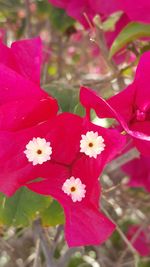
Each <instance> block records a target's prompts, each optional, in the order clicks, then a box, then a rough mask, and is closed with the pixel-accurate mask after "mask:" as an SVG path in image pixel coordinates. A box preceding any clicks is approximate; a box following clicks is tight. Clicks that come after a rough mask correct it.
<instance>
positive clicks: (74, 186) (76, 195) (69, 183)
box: [62, 176, 86, 202]
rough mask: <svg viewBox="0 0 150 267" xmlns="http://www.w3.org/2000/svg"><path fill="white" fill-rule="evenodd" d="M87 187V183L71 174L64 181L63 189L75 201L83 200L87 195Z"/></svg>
mask: <svg viewBox="0 0 150 267" xmlns="http://www.w3.org/2000/svg"><path fill="white" fill-rule="evenodd" d="M85 187H86V185H85V184H82V182H81V180H80V179H79V178H75V177H73V176H71V177H70V178H69V179H67V180H66V181H65V182H64V184H63V186H62V190H63V191H64V193H66V194H67V195H69V196H70V197H71V198H72V201H73V202H76V201H81V200H82V199H83V198H84V197H85V193H86V190H85Z"/></svg>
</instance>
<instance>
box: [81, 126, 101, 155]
mask: <svg viewBox="0 0 150 267" xmlns="http://www.w3.org/2000/svg"><path fill="white" fill-rule="evenodd" d="M81 137H82V139H81V140H80V152H83V153H84V154H86V155H87V156H89V157H90V158H92V157H93V158H95V159H96V158H97V156H98V155H100V154H101V152H102V151H103V150H104V149H105V143H104V139H103V137H102V136H101V135H98V132H93V131H90V132H87V133H86V134H85V135H84V134H82V135H81Z"/></svg>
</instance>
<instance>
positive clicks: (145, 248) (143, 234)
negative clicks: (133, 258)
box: [127, 225, 150, 257]
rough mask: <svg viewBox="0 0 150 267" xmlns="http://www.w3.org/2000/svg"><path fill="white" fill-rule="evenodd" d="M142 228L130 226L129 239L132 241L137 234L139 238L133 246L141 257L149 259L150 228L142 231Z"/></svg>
mask: <svg viewBox="0 0 150 267" xmlns="http://www.w3.org/2000/svg"><path fill="white" fill-rule="evenodd" d="M140 227H141V226H140V225H132V226H129V228H128V231H127V238H128V239H129V240H130V241H131V240H132V238H134V237H135V236H136V233H137V237H136V238H135V240H134V241H133V246H134V248H135V249H136V250H137V251H138V253H139V254H140V255H141V256H143V257H147V256H149V255H150V226H149V227H147V228H144V229H141V230H140ZM138 231H139V234H138Z"/></svg>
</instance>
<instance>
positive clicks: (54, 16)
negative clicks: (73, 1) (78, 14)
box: [50, 5, 75, 32]
mask: <svg viewBox="0 0 150 267" xmlns="http://www.w3.org/2000/svg"><path fill="white" fill-rule="evenodd" d="M50 20H51V23H52V25H53V26H54V27H55V29H57V30H59V31H60V32H65V31H66V30H67V29H68V28H69V27H70V26H72V25H73V24H74V22H75V21H74V20H73V19H72V18H70V17H69V16H67V14H66V12H65V11H64V10H63V9H60V8H56V7H54V6H52V5H50Z"/></svg>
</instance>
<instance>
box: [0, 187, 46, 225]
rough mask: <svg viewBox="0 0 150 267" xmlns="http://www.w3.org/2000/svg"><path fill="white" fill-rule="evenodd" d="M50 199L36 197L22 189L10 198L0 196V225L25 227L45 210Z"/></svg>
mask: <svg viewBox="0 0 150 267" xmlns="http://www.w3.org/2000/svg"><path fill="white" fill-rule="evenodd" d="M50 201H51V198H49V197H45V196H41V195H38V194H36V193H34V192H32V191H29V190H28V189H27V188H26V187H22V188H21V189H20V190H18V191H17V192H16V194H15V195H13V196H12V197H10V198H7V197H6V196H4V195H2V194H1V195H0V224H5V225H7V226H12V225H13V226H27V225H28V224H30V223H31V222H32V220H33V219H35V218H36V217H37V216H39V215H40V213H41V211H43V210H45V209H46V208H47V207H48V206H49V203H50Z"/></svg>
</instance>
